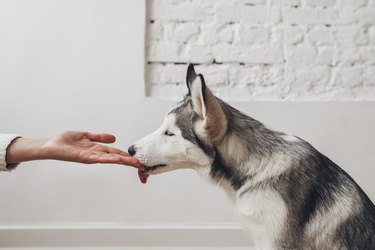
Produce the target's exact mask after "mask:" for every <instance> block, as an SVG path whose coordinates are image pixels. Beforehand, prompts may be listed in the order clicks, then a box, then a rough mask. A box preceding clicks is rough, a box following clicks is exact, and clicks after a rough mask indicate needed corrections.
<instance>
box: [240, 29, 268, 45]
mask: <svg viewBox="0 0 375 250" xmlns="http://www.w3.org/2000/svg"><path fill="white" fill-rule="evenodd" d="M237 32H238V34H237V36H236V38H237V39H236V40H235V44H239V45H253V44H259V43H266V42H267V41H268V40H269V39H270V36H271V30H270V28H268V27H254V26H251V25H246V24H242V25H240V26H239V27H238V30H237Z"/></svg>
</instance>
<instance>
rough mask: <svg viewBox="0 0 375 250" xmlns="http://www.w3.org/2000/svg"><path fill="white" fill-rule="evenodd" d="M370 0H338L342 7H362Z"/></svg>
mask: <svg viewBox="0 0 375 250" xmlns="http://www.w3.org/2000/svg"><path fill="white" fill-rule="evenodd" d="M367 1H368V0H340V1H338V2H339V4H340V5H341V6H342V7H355V8H357V7H362V6H366V4H367ZM370 1H371V0H370Z"/></svg>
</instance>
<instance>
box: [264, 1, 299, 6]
mask: <svg viewBox="0 0 375 250" xmlns="http://www.w3.org/2000/svg"><path fill="white" fill-rule="evenodd" d="M270 1H271V5H272V6H282V7H291V6H301V1H300V0H270Z"/></svg>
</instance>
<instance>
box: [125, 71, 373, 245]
mask: <svg viewBox="0 0 375 250" xmlns="http://www.w3.org/2000/svg"><path fill="white" fill-rule="evenodd" d="M186 82H187V87H188V91H189V92H188V94H187V95H186V96H185V98H184V99H183V101H182V102H180V103H178V105H177V106H176V107H174V108H173V109H172V110H170V111H169V113H168V115H167V116H166V118H165V120H164V122H163V124H162V125H161V127H160V128H159V129H157V130H156V131H155V132H153V133H152V134H150V135H148V136H146V137H144V138H143V139H141V140H139V141H138V142H136V143H135V144H134V145H132V146H131V147H130V148H129V150H128V151H129V153H130V154H131V155H133V156H134V157H136V158H138V159H139V160H140V162H141V163H142V164H143V165H144V166H145V168H144V170H143V171H141V176H143V177H145V176H148V175H153V174H160V173H164V172H167V171H171V170H175V169H182V168H192V169H195V170H196V171H197V172H198V173H200V175H202V176H203V177H204V178H207V179H209V180H210V181H212V182H213V183H215V184H217V185H218V186H219V187H221V188H223V189H224V190H225V191H226V193H227V194H228V196H229V197H230V199H231V200H232V201H233V203H234V206H235V210H236V211H237V212H238V214H239V217H240V220H241V223H242V225H243V227H244V229H245V231H246V232H248V234H249V235H250V236H252V238H253V241H254V243H255V246H256V248H257V249H267V250H268V249H319V250H320V249H330V250H331V249H361V250H363V249H375V206H374V204H373V203H372V202H371V200H370V199H369V197H368V196H367V195H366V194H365V193H364V192H363V191H362V189H361V188H360V187H359V186H358V185H357V183H356V182H355V181H354V180H353V179H352V178H351V177H350V176H349V175H348V174H347V173H346V172H345V171H343V170H342V169H341V168H340V167H338V166H337V165H336V164H335V163H334V162H332V161H331V160H330V159H328V158H327V157H326V156H324V155H323V154H321V153H320V152H318V151H317V150H316V149H315V148H314V147H312V146H311V145H310V144H309V143H307V142H306V141H304V140H302V139H300V138H298V137H294V136H289V135H286V134H284V133H281V132H276V131H273V130H270V129H268V128H267V127H265V126H264V125H263V124H262V123H261V122H259V121H257V120H254V119H253V118H251V117H248V116H246V115H245V114H243V113H241V112H240V111H238V110H236V109H235V108H233V107H231V106H229V105H228V104H226V103H225V102H223V101H222V100H220V99H219V98H217V97H215V96H214V95H213V94H212V92H211V91H210V89H208V88H207V86H206V84H205V81H204V78H203V76H202V75H201V74H198V75H197V74H196V73H195V70H194V67H193V65H191V64H190V65H189V67H188V71H187V77H186Z"/></svg>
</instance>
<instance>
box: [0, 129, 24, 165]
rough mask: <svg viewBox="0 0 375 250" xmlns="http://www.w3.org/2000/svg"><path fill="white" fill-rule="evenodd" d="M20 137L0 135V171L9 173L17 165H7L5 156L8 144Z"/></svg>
mask: <svg viewBox="0 0 375 250" xmlns="http://www.w3.org/2000/svg"><path fill="white" fill-rule="evenodd" d="M18 137H20V136H19V135H15V134H0V171H10V170H12V169H14V168H15V167H16V166H17V165H18V164H7V162H6V154H7V148H8V146H9V144H10V143H11V142H12V141H13V140H14V139H16V138H18Z"/></svg>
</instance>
